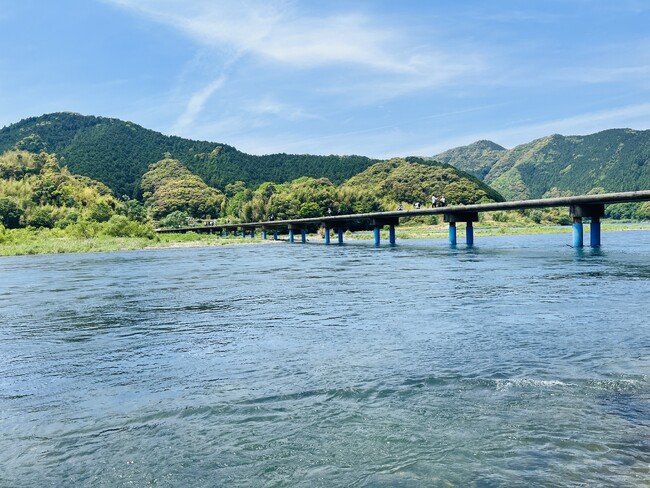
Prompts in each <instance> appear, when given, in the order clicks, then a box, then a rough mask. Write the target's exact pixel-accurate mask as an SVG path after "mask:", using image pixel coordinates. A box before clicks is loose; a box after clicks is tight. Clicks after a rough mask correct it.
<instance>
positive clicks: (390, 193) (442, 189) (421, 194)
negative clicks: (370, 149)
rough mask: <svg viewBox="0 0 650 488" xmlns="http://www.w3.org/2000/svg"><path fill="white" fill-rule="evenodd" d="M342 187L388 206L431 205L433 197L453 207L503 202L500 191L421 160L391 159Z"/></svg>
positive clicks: (372, 167) (460, 172)
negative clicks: (386, 203)
mask: <svg viewBox="0 0 650 488" xmlns="http://www.w3.org/2000/svg"><path fill="white" fill-rule="evenodd" d="M342 188H343V189H348V190H355V191H366V192H370V193H371V194H372V195H375V196H376V198H378V199H380V200H384V201H386V202H389V205H390V204H397V203H399V202H405V203H409V204H415V203H416V202H419V203H421V204H423V205H430V202H431V196H432V195H436V196H437V197H438V198H440V197H442V196H444V197H445V199H446V201H447V203H448V204H450V205H454V204H463V205H471V204H474V203H479V202H485V201H503V197H502V196H501V195H500V194H499V193H498V192H496V191H494V190H493V189H492V188H490V187H489V186H487V185H486V184H485V183H482V182H481V181H480V180H479V179H478V178H476V177H473V176H472V175H469V174H467V173H465V172H464V171H461V170H458V169H457V168H454V167H453V166H451V165H449V164H445V163H438V162H433V163H430V164H423V160H421V159H420V158H406V160H404V159H391V160H390V161H384V162H381V163H377V164H374V165H372V166H371V167H370V168H368V169H367V170H365V171H363V172H361V173H359V174H358V175H356V176H353V177H352V178H350V179H349V180H348V181H347V182H345V183H344V184H343V185H342Z"/></svg>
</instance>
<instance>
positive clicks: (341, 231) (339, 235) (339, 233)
mask: <svg viewBox="0 0 650 488" xmlns="http://www.w3.org/2000/svg"><path fill="white" fill-rule="evenodd" d="M336 233H337V234H338V238H339V244H343V227H339V228H338V229H336Z"/></svg>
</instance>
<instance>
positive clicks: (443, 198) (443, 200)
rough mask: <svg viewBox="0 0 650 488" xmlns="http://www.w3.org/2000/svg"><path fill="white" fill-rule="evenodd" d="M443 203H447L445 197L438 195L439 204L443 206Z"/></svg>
mask: <svg viewBox="0 0 650 488" xmlns="http://www.w3.org/2000/svg"><path fill="white" fill-rule="evenodd" d="M445 205H447V201H446V200H445V197H444V195H443V196H441V197H440V206H441V207H444V206H445Z"/></svg>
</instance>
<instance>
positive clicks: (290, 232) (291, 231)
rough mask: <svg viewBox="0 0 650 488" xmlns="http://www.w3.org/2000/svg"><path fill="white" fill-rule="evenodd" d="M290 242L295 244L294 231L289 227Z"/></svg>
mask: <svg viewBox="0 0 650 488" xmlns="http://www.w3.org/2000/svg"><path fill="white" fill-rule="evenodd" d="M289 242H291V243H293V229H292V228H291V227H289Z"/></svg>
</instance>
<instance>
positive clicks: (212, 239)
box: [0, 221, 650, 256]
mask: <svg viewBox="0 0 650 488" xmlns="http://www.w3.org/2000/svg"><path fill="white" fill-rule="evenodd" d="M584 230H585V235H587V232H588V231H589V225H588V224H586V225H585V227H584ZM637 230H650V222H641V223H629V222H621V223H618V222H615V221H613V222H612V221H609V222H603V224H602V231H603V232H614V231H637ZM571 232H572V228H571V226H544V225H531V226H516V225H513V226H512V227H509V226H507V225H500V226H498V227H497V226H493V225H491V226H489V227H488V226H485V227H482V226H480V225H475V227H474V235H475V236H477V237H478V236H507V235H527V234H570V233H571ZM464 233H465V229H464V225H462V224H461V225H459V226H458V239H459V243H461V242H462V238H463V237H464ZM396 237H397V241H398V242H399V240H400V239H446V238H447V237H448V229H447V227H446V225H445V224H438V225H420V226H402V227H397V229H396ZM586 238H587V239H588V237H586ZM372 239H373V235H372V232H371V231H360V232H346V234H345V237H344V240H345V241H349V240H359V241H360V240H372ZM381 239H382V241H384V242H385V241H387V240H388V232H387V231H382V232H381ZM307 240H308V241H309V242H323V241H324V238H323V237H322V236H321V235H318V234H309V235H308V237H307ZM288 241H289V238H288V236H286V235H282V236H281V238H280V240H277V241H275V240H273V239H267V240H263V239H262V238H261V236H256V237H255V238H250V237H246V238H243V237H235V236H230V237H217V236H214V235H209V234H196V233H193V232H190V233H187V234H161V235H157V236H156V237H155V238H154V239H147V238H142V237H95V238H90V239H71V238H54V237H48V236H43V235H40V234H38V233H36V232H35V233H34V235H33V236H30V238H29V239H25V240H22V241H20V242H12V241H11V240H9V241H8V242H7V241H5V242H3V243H0V256H23V255H35V254H64V253H65V254H67V253H86V252H114V251H131V250H151V249H182V248H190V247H210V246H233V245H237V246H241V245H250V244H282V243H287V242H288ZM296 242H300V238H297V239H296ZM334 242H335V236H332V243H334Z"/></svg>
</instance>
